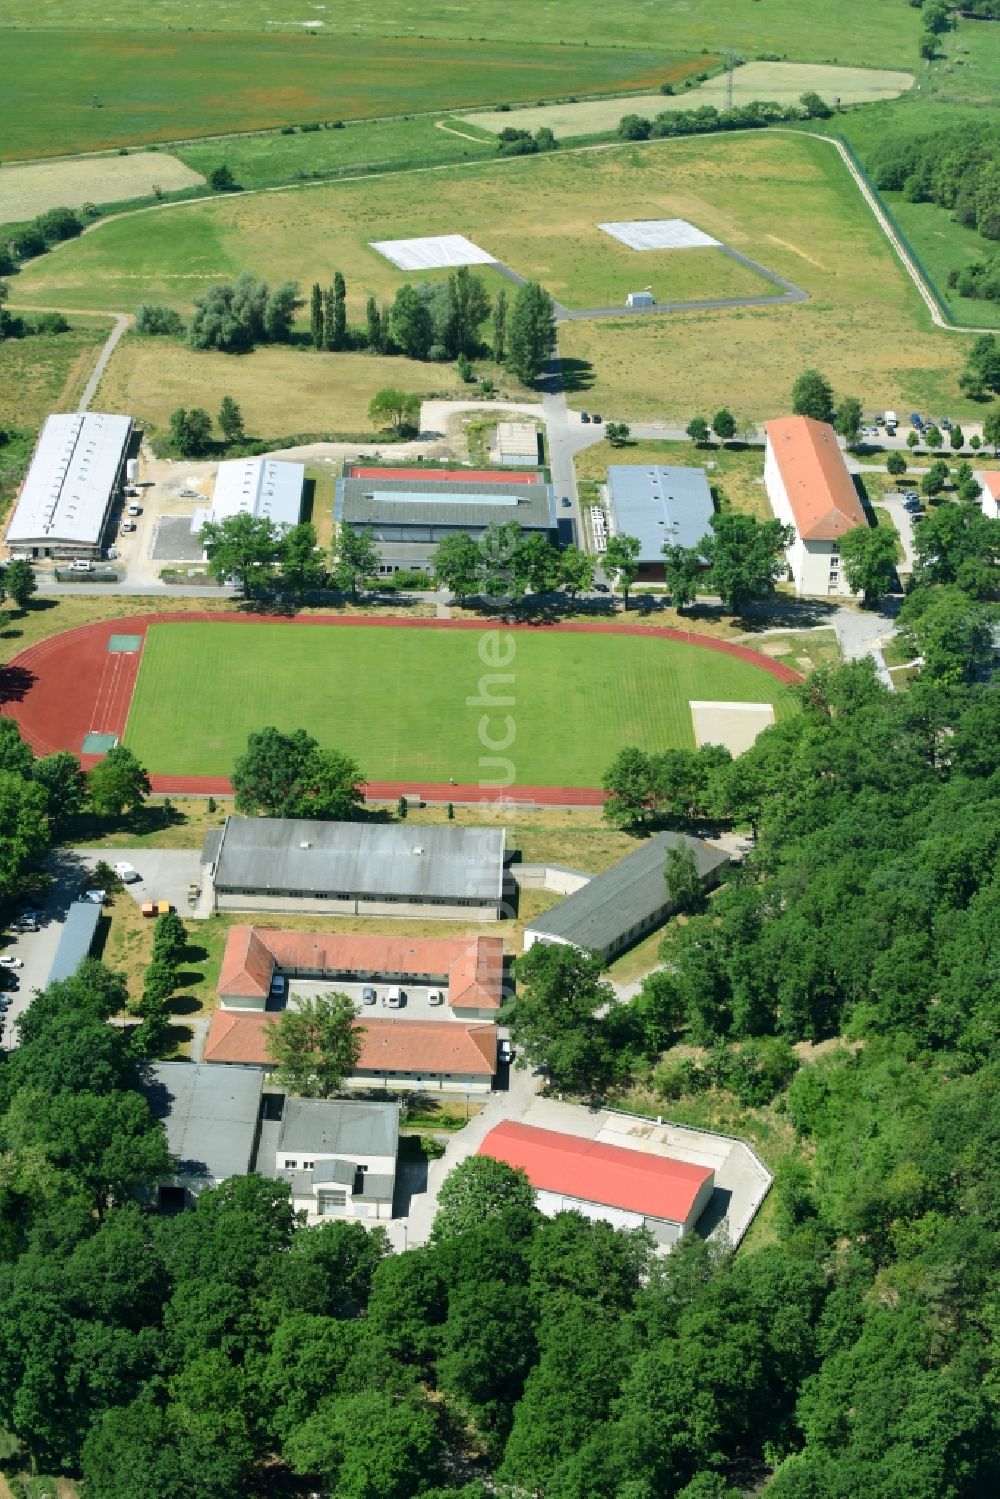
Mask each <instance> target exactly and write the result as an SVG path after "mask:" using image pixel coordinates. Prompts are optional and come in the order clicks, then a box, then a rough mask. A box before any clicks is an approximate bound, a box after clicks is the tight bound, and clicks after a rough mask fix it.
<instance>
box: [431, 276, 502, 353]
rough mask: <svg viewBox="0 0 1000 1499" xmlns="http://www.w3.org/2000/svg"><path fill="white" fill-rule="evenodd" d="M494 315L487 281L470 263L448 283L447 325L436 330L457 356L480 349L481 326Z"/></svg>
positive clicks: (444, 320)
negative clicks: (472, 268)
mask: <svg viewBox="0 0 1000 1499" xmlns="http://www.w3.org/2000/svg"><path fill="white" fill-rule="evenodd" d="M489 315H490V298H489V293H488V292H487V290H486V283H485V282H484V281H483V279H482V277H481V276H475V275H473V273H472V272H471V271H470V270H469V267H468V266H467V265H463V266H459V268H458V270H456V271H453V272H452V274H451V275H450V276H449V277H448V280H447V282H446V283H445V296H444V318H443V326H442V327H441V328H440V329H439V330H436V331H437V332H438V333H439V336H440V337H441V342H442V343H443V344H444V346H445V348H446V349H447V350H448V353H449V354H451V355H453V356H454V357H456V358H457V357H458V356H459V355H460V354H464V355H466V356H467V357H468V356H469V355H473V354H477V353H478V352H479V347H480V341H479V329H480V327H481V326H482V324H483V323H484V322H485V321H486V319H487V318H488V317H489Z"/></svg>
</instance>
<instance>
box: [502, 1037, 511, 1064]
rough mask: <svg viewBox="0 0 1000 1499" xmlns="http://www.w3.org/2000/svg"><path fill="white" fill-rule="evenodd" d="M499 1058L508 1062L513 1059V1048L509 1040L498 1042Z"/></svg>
mask: <svg viewBox="0 0 1000 1499" xmlns="http://www.w3.org/2000/svg"><path fill="white" fill-rule="evenodd" d="M500 1060H501V1062H508V1063H509V1062H513V1060H514V1048H513V1046H512V1045H511V1043H510V1042H509V1041H501V1042H500Z"/></svg>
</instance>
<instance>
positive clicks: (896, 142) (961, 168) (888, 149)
mask: <svg viewBox="0 0 1000 1499" xmlns="http://www.w3.org/2000/svg"><path fill="white" fill-rule="evenodd" d="M998 151H1000V128H998V127H997V125H996V124H995V123H994V122H993V121H991V120H989V119H988V118H984V119H982V120H979V121H974V120H967V121H965V122H963V123H962V124H961V125H948V126H945V127H944V128H943V129H940V130H934V131H929V132H928V133H926V134H920V135H894V134H892V133H891V132H889V133H887V134H883V135H880V137H879V139H878V141H877V142H876V144H875V145H874V146H873V147H872V149H871V153H870V155H869V158H868V161H867V163H866V164H867V166H868V170H869V171H870V172H871V175H872V180H873V181H874V183H875V186H876V187H878V188H883V189H888V190H889V191H893V192H901V193H902V194H903V196H904V197H905V198H906V199H907V201H908V202H910V203H936V204H937V205H938V207H940V208H947V209H948V210H949V212H951V213H952V214H954V216H955V218H956V219H957V220H958V222H959V223H960V224H964V225H965V226H966V227H967V228H969V229H976V230H978V232H979V233H980V234H981V235H982V236H983V237H984V238H985V239H1000V182H998V181H997V173H996V158H997V152H998Z"/></svg>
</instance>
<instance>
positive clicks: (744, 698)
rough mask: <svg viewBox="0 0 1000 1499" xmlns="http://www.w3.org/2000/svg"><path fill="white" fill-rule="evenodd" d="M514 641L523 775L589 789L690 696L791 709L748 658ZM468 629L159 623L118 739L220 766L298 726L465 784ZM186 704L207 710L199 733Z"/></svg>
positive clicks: (519, 776) (551, 637)
mask: <svg viewBox="0 0 1000 1499" xmlns="http://www.w3.org/2000/svg"><path fill="white" fill-rule="evenodd" d="M515 638H516V645H517V654H516V657H515V661H514V664H513V667H512V670H513V672H514V676H515V682H514V686H513V689H512V690H513V696H514V698H515V703H514V705H513V706H512V707H510V708H509V709H507V708H505V709H504V712H505V713H506V712H509V713H510V714H511V716H512V717H513V719H514V721H515V725H516V738H515V741H514V743H513V745H512V747H511V748H510V750H509V751H507V753H508V755H509V757H510V758H511V759H512V760H513V762H514V764H515V767H516V771H515V774H516V780H517V782H518V783H520V784H522V785H543V786H546V785H547V786H594V785H598V784H599V783H600V778H601V774H602V772H603V770H604V768H605V766H606V765H607V764H608V763H609V762H610V761H611V760H612V759H613V758H614V756H615V754H616V753H617V751H618V750H619V749H620V748H621V746H622V745H624V744H637V745H640V746H642V747H643V748H645V749H650V750H652V749H658V748H665V747H667V746H668V745H683V746H692V747H693V744H694V736H693V733H692V727H691V712H690V708H689V706H688V704H689V701H690V699H692V698H718V699H724V700H731V701H740V702H771V703H773V704H774V705H775V711H776V713H777V714H778V715H779V716H782V715H784V714H785V713H790V712H792V711H793V698H792V695H791V693H790V691H789V690H788V689H787V688H785V687H783V686H782V684H781V683H779V682H777V681H776V680H775V679H774V678H773V677H771V676H768V675H767V674H766V673H765V672H763V671H761V669H760V668H759V667H756V666H754V665H752V664H750V663H748V662H745V661H740V660H738V659H736V658H734V657H729V656H724V655H721V654H717V653H716V652H712V651H706V650H705V649H703V648H701V647H699V646H693V645H687V644H682V643H679V642H675V641H668V640H655V639H647V638H641V637H632V636H628V635H624V634H620V635H612V634H606V635H601V634H588V635H557V634H549V633H538V634H532V633H524V634H519V635H517V636H516V637H515ZM478 639H479V637H478V635H476V633H475V632H465V631H454V632H452V631H426V630H407V629H405V628H402V629H386V628H375V627H367V628H366V627H365V626H363V625H358V626H356V627H340V626H336V627H331V628H330V629H328V630H324V629H320V628H317V627H311V626H295V625H269V624H246V625H243V624H211V625H154V626H153V627H152V628H151V629H150V631H149V635H148V637H147V641H146V646H145V649H144V652H143V658H142V664H141V666H140V670H139V679H138V682H137V684H136V690H135V696H134V698H133V702H132V708H131V712H130V714H129V720H128V727H127V729H126V734H125V742H126V743H127V744H128V745H129V746H130V748H131V749H133V750H134V751H135V753H136V754H137V755H138V756H139V758H140V759H141V760H142V762H143V764H144V765H146V766H147V768H148V769H149V770H150V771H151V772H156V771H169V772H170V773H172V774H174V775H227V774H228V773H229V772H230V770H231V769H232V765H233V761H234V760H235V759H236V757H237V756H238V755H239V754H240V753H241V752H242V750H243V749H244V748H245V745H246V738H247V735H248V734H249V733H250V732H251V731H252V730H254V729H257V728H260V726H261V724H263V723H274V724H275V725H276V726H277V727H278V728H281V729H285V730H291V729H295V728H297V727H300V726H301V727H304V728H306V729H308V730H309V732H310V733H311V734H313V735H315V737H316V738H317V739H318V740H319V741H320V743H321V744H323V745H328V746H331V747H336V748H338V749H341V750H343V751H345V752H346V753H347V754H349V755H351V756H353V757H354V758H355V759H356V760H357V761H358V763H359V764H360V765H361V767H362V769H363V771H364V774H365V775H366V776H368V777H370V778H372V779H388V780H398V779H400V778H408V777H424V778H427V779H432V780H445V779H447V778H448V777H449V776H453V777H454V778H455V779H456V780H457V781H472V782H476V781H478V780H479V779H480V777H481V775H482V774H484V772H482V771H481V770H480V757H481V756H482V755H483V754H486V753H488V752H487V751H484V750H483V748H482V745H481V743H480V738H479V723H480V718H481V715H482V711H483V710H482V709H481V708H478V707H474V706H469V704H468V702H467V699H472V698H475V697H476V695H477V693H478V692H479V690H480V689H479V680H480V677H481V676H482V672H483V665H482V662H481V660H480V658H479V653H478V649H477V646H478ZM192 702H199V703H204V704H210V705H211V706H210V710H209V711H208V712H206V714H205V715H204V717H203V720H202V722H201V724H200V727H199V731H198V733H197V734H192V733H191V703H192ZM556 702H558V704H559V712H558V714H553V711H552V709H553V704H554V703H556ZM485 774H486V775H487V776H489V775H490V774H493V772H491V771H489V770H487V771H486V772H485Z"/></svg>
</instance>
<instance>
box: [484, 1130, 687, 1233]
mask: <svg viewBox="0 0 1000 1499" xmlns="http://www.w3.org/2000/svg"><path fill="white" fill-rule="evenodd" d="M479 1154H480V1155H488V1156H492V1157H493V1159H494V1160H497V1161H505V1162H506V1163H507V1165H508V1166H515V1167H520V1169H521V1170H522V1171H524V1172H525V1173H526V1174H527V1176H528V1180H529V1181H530V1182H531V1185H532V1186H533V1187H534V1188H535V1192H536V1194H537V1202H538V1206H539V1208H540V1209H541V1211H542V1212H543V1213H549V1214H553V1213H558V1212H561V1211H563V1210H564V1209H575V1210H577V1211H579V1212H582V1213H584V1214H586V1215H587V1216H588V1217H591V1218H606V1219H607V1220H608V1221H609V1222H611V1223H614V1224H615V1225H616V1227H621V1228H637V1227H639V1226H641V1225H645V1227H647V1228H649V1229H650V1230H651V1231H652V1233H653V1235H654V1237H655V1238H657V1239H659V1240H660V1242H661V1243H669V1242H671V1241H672V1240H674V1239H677V1238H680V1236H681V1235H682V1234H684V1233H687V1232H688V1231H689V1230H690V1229H691V1228H693V1227H694V1225H695V1223H697V1221H698V1219H699V1218H700V1217H701V1214H702V1213H703V1212H704V1210H705V1208H706V1207H707V1205H708V1201H709V1198H710V1197H711V1195H712V1192H713V1189H714V1187H715V1173H714V1171H712V1170H711V1169H710V1168H708V1167H707V1166H692V1165H690V1164H689V1163H688V1162H686V1161H677V1160H674V1159H672V1158H671V1157H669V1156H661V1155H654V1154H652V1153H649V1152H646V1151H642V1150H630V1149H628V1148H626V1147H623V1146H620V1145H604V1144H602V1143H601V1142H600V1141H598V1140H586V1139H582V1138H580V1137H578V1136H577V1135H565V1134H561V1133H558V1132H557V1131H555V1130H548V1129H536V1128H535V1127H534V1126H533V1125H529V1124H516V1123H513V1122H511V1121H508V1122H506V1123H504V1124H498V1125H497V1126H496V1127H495V1128H494V1129H491V1130H490V1132H489V1134H487V1135H486V1137H485V1139H484V1140H483V1143H482V1144H481V1145H480V1147H479Z"/></svg>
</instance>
